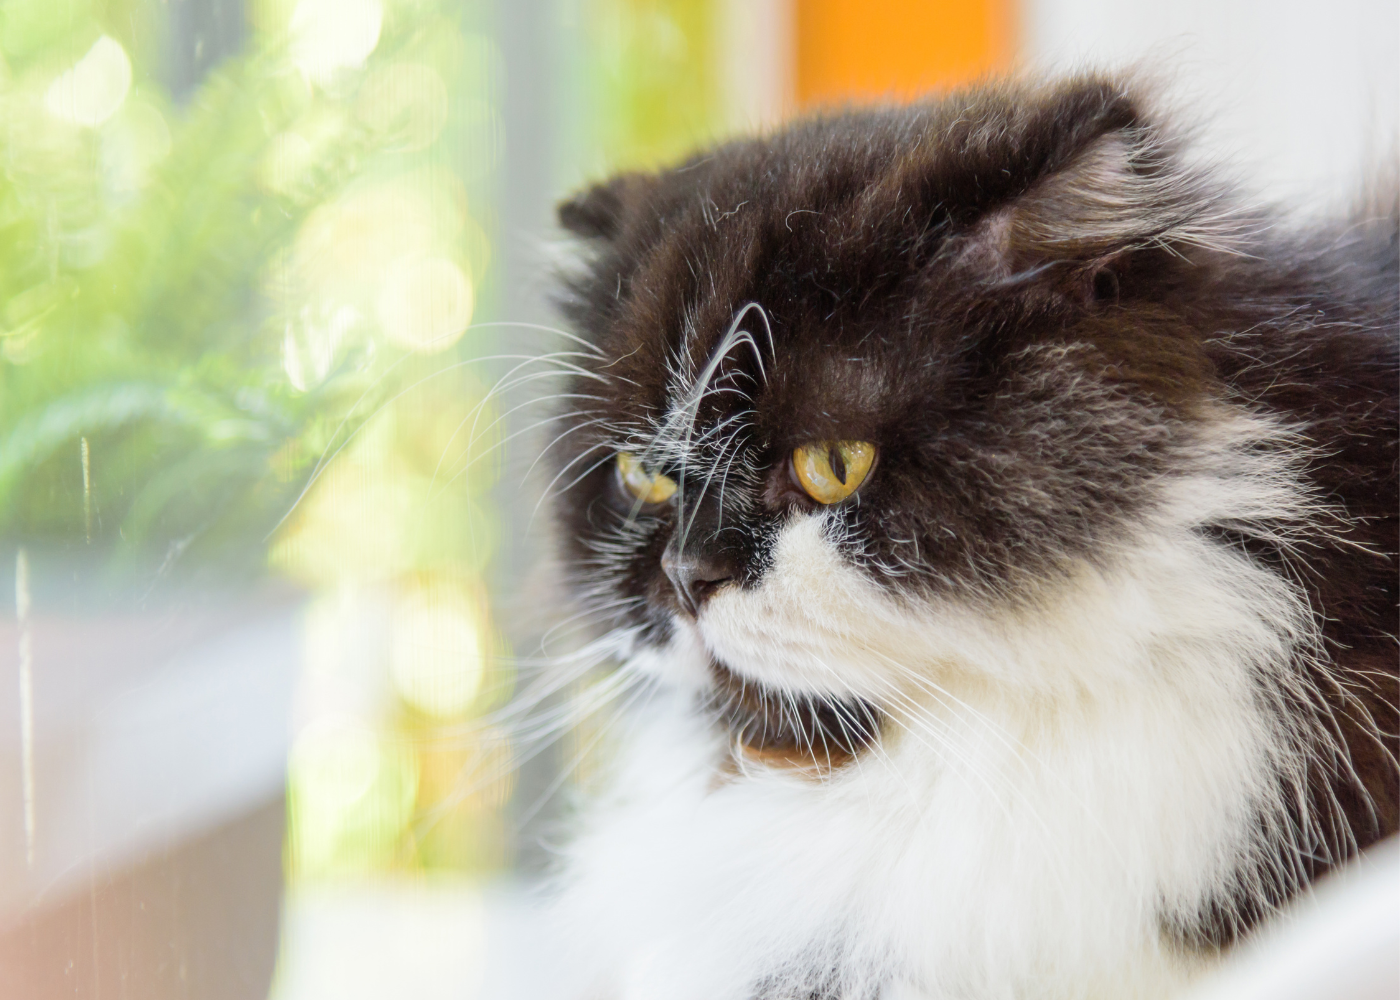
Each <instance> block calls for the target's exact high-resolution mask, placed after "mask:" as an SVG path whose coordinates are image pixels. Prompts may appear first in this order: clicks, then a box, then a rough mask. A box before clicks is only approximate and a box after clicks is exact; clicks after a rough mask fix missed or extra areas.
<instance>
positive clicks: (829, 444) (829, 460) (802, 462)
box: [792, 441, 875, 504]
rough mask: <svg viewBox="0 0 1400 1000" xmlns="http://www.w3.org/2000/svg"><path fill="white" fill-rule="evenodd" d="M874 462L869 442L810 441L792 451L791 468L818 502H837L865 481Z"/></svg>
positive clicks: (872, 449)
mask: <svg viewBox="0 0 1400 1000" xmlns="http://www.w3.org/2000/svg"><path fill="white" fill-rule="evenodd" d="M874 462H875V446H874V445H873V444H871V443H870V442H869V441H811V442H808V443H807V444H804V445H802V446H801V447H799V448H794V449H793V452H792V471H793V474H794V475H796V476H797V482H798V483H799V484H800V485H801V486H802V489H803V490H805V491H806V493H807V495H808V496H809V497H811V498H812V499H813V500H815V501H817V503H823V504H833V503H840V502H841V501H842V500H844V499H846V498H847V497H848V496H850V495H851V494H852V493H854V492H855V491H856V489H857V488H859V486H860V484H861V483H863V482H865V477H866V476H867V475H869V474H870V466H871V465H872V464H874Z"/></svg>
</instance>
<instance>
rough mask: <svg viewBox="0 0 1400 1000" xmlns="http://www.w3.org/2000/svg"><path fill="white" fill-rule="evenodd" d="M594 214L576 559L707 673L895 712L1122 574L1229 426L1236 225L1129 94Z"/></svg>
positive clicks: (821, 125)
mask: <svg viewBox="0 0 1400 1000" xmlns="http://www.w3.org/2000/svg"><path fill="white" fill-rule="evenodd" d="M560 219H561V222H562V223H563V225H564V226H565V227H566V228H567V229H568V230H570V231H572V232H573V233H574V234H576V235H577V236H578V237H581V238H582V242H583V244H584V250H585V254H586V267H585V268H584V269H583V271H582V272H581V274H580V275H579V276H576V277H575V278H574V279H573V280H572V282H571V286H570V295H569V297H568V298H567V301H566V303H565V307H566V311H567V313H568V314H569V317H570V319H571V320H572V322H573V323H574V326H575V329H576V330H577V332H578V333H579V334H580V335H582V337H584V338H585V339H586V340H587V342H588V343H589V344H590V345H591V349H590V351H588V352H586V353H585V356H583V357H582V359H581V360H580V364H581V366H582V368H581V371H580V374H579V375H578V377H577V378H576V380H575V384H574V386H573V388H572V390H571V393H572V399H571V403H572V404H573V405H572V407H571V410H570V412H569V414H567V415H566V417H565V418H564V422H563V424H562V425H560V426H559V427H557V428H556V429H557V430H558V431H561V432H562V433H560V434H559V436H558V438H557V439H556V444H555V446H554V448H553V450H552V454H553V456H554V457H555V461H556V466H555V471H556V473H557V475H556V477H555V481H554V484H553V489H554V490H555V491H556V492H557V497H558V499H557V505H558V511H559V514H560V518H561V523H562V526H563V534H564V536H565V543H566V559H567V560H568V563H569V569H570V572H571V575H572V579H573V581H574V582H575V584H576V585H577V588H578V591H579V593H580V596H581V597H582V599H583V600H584V601H585V602H587V604H588V605H589V607H590V608H591V609H592V613H593V615H594V617H595V619H596V621H597V622H598V623H599V624H600V625H601V626H602V627H604V628H606V629H610V630H615V631H616V632H617V634H619V635H625V636H626V637H627V640H628V642H627V645H628V648H629V649H630V650H631V655H632V656H633V657H635V658H636V660H637V661H638V662H640V663H645V664H648V665H649V667H650V669H653V670H654V671H656V672H657V673H658V674H659V675H662V676H666V677H669V678H671V679H673V680H676V681H677V682H687V681H689V682H693V683H695V684H697V685H707V684H709V685H713V684H716V683H719V684H721V685H723V683H724V679H725V678H728V679H730V680H733V679H734V678H738V679H739V681H740V685H741V686H743V685H746V684H749V683H754V684H755V685H757V686H763V687H766V688H768V689H772V690H777V691H782V692H789V693H793V694H814V695H821V696H828V697H832V698H856V699H864V700H866V701H869V702H872V703H878V702H879V701H880V699H881V698H882V696H883V694H884V693H886V692H887V691H888V689H889V686H890V684H891V683H892V678H894V677H895V676H897V671H898V670H903V669H906V668H907V666H908V664H909V662H911V660H916V659H917V658H918V657H919V656H923V655H926V653H927V647H928V643H927V642H926V641H925V639H924V638H923V637H922V636H923V635H924V633H925V632H926V631H927V630H928V629H930V628H934V627H936V623H937V622H938V621H939V620H940V618H942V619H944V620H946V619H947V616H948V615H949V614H955V613H964V614H970V613H974V612H975V613H979V614H993V613H998V612H995V611H993V610H991V609H996V608H1005V609H1010V608H1015V607H1017V606H1024V605H1025V604H1026V603H1027V602H1030V603H1034V602H1036V601H1038V600H1042V599H1045V598H1046V595H1047V594H1050V593H1052V592H1053V591H1054V590H1055V588H1056V587H1057V586H1059V582H1060V581H1062V580H1064V579H1066V578H1067V577H1070V576H1073V575H1074V573H1075V567H1077V566H1082V565H1084V564H1086V563H1093V562H1094V561H1095V560H1101V559H1107V558H1110V556H1109V553H1112V552H1114V551H1115V546H1118V545H1119V544H1120V542H1122V541H1123V540H1124V539H1125V538H1128V537H1129V536H1132V535H1133V534H1134V532H1135V531H1136V530H1137V527H1138V525H1139V524H1140V523H1141V519H1142V517H1143V515H1144V510H1145V509H1146V508H1148V507H1151V506H1152V505H1154V504H1159V503H1161V502H1162V500H1161V496H1160V491H1159V490H1157V488H1156V484H1157V483H1159V481H1160V480H1161V478H1162V476H1163V474H1164V471H1165V470H1167V469H1168V468H1169V467H1170V466H1171V465H1172V463H1173V462H1176V461H1179V456H1180V454H1181V452H1182V449H1183V448H1186V447H1188V445H1189V443H1190V442H1191V441H1193V440H1196V439H1197V438H1198V437H1199V427H1200V425H1201V424H1202V422H1206V421H1208V420H1209V419H1210V414H1211V413H1212V412H1213V410H1212V406H1213V403H1212V400H1213V397H1214V396H1215V395H1216V391H1215V389H1214V386H1213V376H1212V372H1211V370H1210V366H1209V364H1208V362H1207V360H1206V357H1205V354H1204V353H1203V350H1202V345H1201V338H1200V336H1199V335H1198V334H1197V333H1196V332H1195V331H1196V329H1198V324H1197V323H1195V322H1194V321H1193V320H1192V319H1191V317H1190V316H1189V315H1188V313H1189V311H1190V309H1191V308H1192V300H1193V297H1194V296H1196V295H1198V294H1199V292H1200V289H1201V288H1203V287H1205V285H1208V284H1209V282H1210V281H1211V280H1212V277H1211V275H1212V273H1213V271H1212V267H1211V264H1210V261H1212V260H1215V259H1218V258H1219V257H1220V255H1221V251H1222V250H1223V249H1227V248H1226V247H1225V246H1224V244H1225V242H1226V240H1227V239H1228V238H1229V237H1228V235H1227V234H1228V232H1229V230H1230V229H1231V228H1232V226H1231V223H1230V220H1229V219H1228V218H1227V217H1225V216H1224V215H1222V212H1221V209H1220V208H1219V202H1218V200H1217V198H1216V197H1215V196H1214V195H1212V194H1211V193H1210V191H1209V190H1208V189H1207V188H1206V187H1205V186H1204V185H1202V184H1201V183H1200V182H1199V181H1197V180H1193V179H1192V178H1191V176H1190V175H1189V174H1188V172H1187V171H1186V169H1185V168H1184V167H1182V166H1181V165H1180V164H1179V163H1178V160H1177V158H1176V156H1175V154H1174V153H1173V151H1172V149H1171V147H1170V144H1169V143H1168V142H1167V140H1166V139H1165V138H1164V136H1163V134H1162V133H1161V132H1160V131H1159V130H1158V129H1157V128H1156V127H1155V126H1154V125H1153V123H1152V122H1151V121H1149V120H1147V119H1146V118H1145V117H1144V115H1143V113H1142V111H1141V110H1140V107H1139V105H1138V104H1137V103H1136V102H1135V100H1134V98H1133V97H1132V96H1131V94H1129V93H1128V92H1127V91H1126V90H1125V89H1124V88H1122V87H1120V86H1118V85H1117V84H1115V83H1113V82H1111V81H1105V80H1100V79H1082V80H1077V81H1071V82H1068V83H1065V84H1062V85H1060V86H1057V87H1054V88H1049V89H1030V88H1022V87H1017V86H1003V87H990V88H980V89H974V90H970V91H967V92H963V93H958V94H954V95H952V96H950V97H947V98H946V99H944V100H941V101H939V102H937V103H932V104H925V105H915V106H912V107H907V108H900V109H895V110H883V111H855V112H850V113H846V114H839V115H834V116H826V117H819V118H815V119H812V120H809V121H806V122H802V123H799V124H797V125H794V126H792V127H790V128H788V129H786V130H784V131H780V132H778V133H776V134H774V135H772V136H769V137H766V138H759V139H752V140H746V141H740V142H734V143H731V144H728V145H725V146H721V147H719V148H717V149H714V150H712V151H709V152H707V153H704V154H702V155H699V156H696V157H695V158H694V159H692V160H690V161H689V162H687V163H685V164H683V165H682V166H679V167H677V168H675V169H672V170H668V171H664V172H661V173H659V174H654V175H652V174H647V175H644V174H624V175H622V176H619V177H617V178H615V179H614V180H612V181H610V182H608V183H605V184H602V185H600V186H597V187H595V188H593V189H591V190H589V191H587V192H585V193H584V194H582V195H581V196H579V197H578V198H576V199H575V200H573V201H570V202H568V203H567V204H565V205H564V206H563V207H562V208H561V210H560ZM1004 613H1006V614H1013V613H1014V611H1009V610H1008V611H1005V612H1004ZM716 677H719V678H721V680H720V681H716V680H715V678H716Z"/></svg>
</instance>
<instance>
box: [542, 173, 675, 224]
mask: <svg viewBox="0 0 1400 1000" xmlns="http://www.w3.org/2000/svg"><path fill="white" fill-rule="evenodd" d="M653 184H654V180H653V178H651V177H648V176H647V175H645V174H639V173H626V174H618V175H617V176H615V177H613V178H611V179H610V180H607V181H604V182H603V183H601V184H595V185H593V186H592V187H590V188H588V189H587V190H585V191H583V192H581V193H579V194H577V195H575V196H574V197H573V198H570V199H569V200H568V201H565V202H563V203H561V204H560V206H559V209H558V213H559V225H561V226H563V227H564V228H565V229H566V230H568V231H569V232H571V233H573V234H574V235H575V236H582V237H583V238H584V239H590V240H610V239H612V238H613V237H615V236H616V235H617V233H618V231H619V230H620V229H621V228H622V223H623V220H624V219H625V218H626V217H627V214H628V211H629V206H632V205H635V204H636V203H637V202H638V201H640V200H641V199H642V197H643V196H644V195H645V193H646V191H648V190H649V189H650V188H651V187H652V186H653Z"/></svg>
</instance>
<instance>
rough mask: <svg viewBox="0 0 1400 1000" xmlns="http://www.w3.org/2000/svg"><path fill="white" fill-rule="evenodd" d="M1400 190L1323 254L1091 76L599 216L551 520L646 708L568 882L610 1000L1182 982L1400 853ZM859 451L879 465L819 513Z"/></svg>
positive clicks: (602, 209) (852, 137)
mask: <svg viewBox="0 0 1400 1000" xmlns="http://www.w3.org/2000/svg"><path fill="white" fill-rule="evenodd" d="M1388 197H1389V199H1390V200H1389V202H1388V203H1387V204H1386V205H1383V206H1381V207H1380V208H1379V209H1377V208H1376V207H1374V206H1372V207H1371V208H1370V209H1368V210H1366V211H1364V212H1361V213H1359V214H1358V215H1357V216H1356V217H1355V218H1353V219H1349V220H1346V221H1344V222H1342V223H1339V224H1338V225H1336V226H1335V227H1326V226H1324V227H1318V228H1315V229H1313V230H1311V231H1303V230H1287V229H1285V228H1284V227H1283V226H1281V225H1280V223H1279V221H1278V220H1276V219H1273V218H1270V217H1268V216H1266V215H1263V214H1261V213H1257V212H1251V211H1246V210H1245V209H1243V208H1241V207H1239V206H1238V205H1237V204H1236V203H1235V202H1234V201H1233V200H1232V198H1231V195H1230V193H1229V192H1228V191H1227V190H1225V189H1224V188H1223V187H1222V186H1221V185H1219V184H1217V183H1216V182H1215V181H1214V180H1213V179H1212V178H1211V177H1209V176H1206V175H1202V174H1199V173H1193V172H1192V171H1191V170H1190V169H1188V168H1187V167H1186V166H1184V165H1183V161H1182V160H1181V158H1180V156H1179V154H1178V152H1177V150H1176V147H1175V143H1174V141H1173V139H1172V137H1171V134H1170V133H1169V132H1168V131H1167V130H1166V129H1165V128H1164V127H1163V125H1162V124H1161V123H1160V122H1159V121H1157V120H1156V119H1155V118H1154V117H1153V116H1152V115H1151V114H1149V113H1148V112H1147V111H1146V110H1145V106H1144V104H1143V101H1142V99H1141V98H1140V96H1138V95H1136V94H1134V93H1133V92H1132V91H1131V88H1129V87H1127V86H1125V85H1123V84H1121V83H1119V82H1116V81H1113V80H1106V79H1097V78H1087V79H1077V80H1071V81H1066V82H1064V83H1060V84H1056V85H1053V86H1049V87H1045V88H1030V87H1024V86H1010V85H1008V86H1001V87H984V88H979V89H975V90H970V91H967V92H963V93H958V94H953V95H951V96H949V97H947V98H944V99H943V100H941V101H939V102H936V103H932V104H927V105H920V106H914V107H910V108H902V109H896V110H887V111H871V112H858V113H857V112H853V113H849V114H843V115H836V116H829V117H821V118H816V119H812V120H810V121H807V122H804V123H800V124H798V125H795V126H793V127H792V128H790V129H788V130H786V131H783V132H780V133H778V134H776V135H773V136H770V137H767V138H763V139H754V140H748V141H743V142H738V143H733V144H730V145H728V146H724V147H720V148H719V149H716V150H713V151H711V152H709V153H707V154H704V155H702V156H699V157H697V158H695V159H693V160H692V161H690V162H688V163H686V164H683V165H681V166H679V167H677V168H676V169H674V170H671V171H666V172H663V173H660V174H656V175H626V176H623V177H619V178H617V179H615V180H613V181H612V182H610V183H608V184H605V185H601V186H599V187H597V188H594V189H593V190H591V191H589V192H586V193H585V194H583V195H582V196H580V197H579V198H578V199H576V200H574V201H572V202H570V203H568V204H566V205H565V206H564V207H563V208H562V209H561V213H560V214H561V220H562V221H563V223H564V225H565V226H566V227H568V228H569V229H571V230H572V231H573V232H574V233H576V234H577V235H579V236H580V237H582V238H583V239H584V240H585V241H586V243H587V244H588V266H587V267H586V268H585V270H584V271H583V272H582V274H581V275H580V276H578V277H577V278H576V279H575V280H574V281H573V283H572V285H571V293H570V296H569V298H568V299H567V300H566V303H565V305H566V309H567V311H568V312H569V314H570V315H571V317H572V319H573V321H574V323H575V325H576V327H577V328H578V331H579V333H580V334H581V335H583V337H584V338H585V340H586V342H587V344H588V345H589V346H588V349H587V350H586V351H585V352H583V353H582V354H581V355H580V367H579V373H578V377H577V385H576V387H575V389H574V390H573V392H572V393H571V398H573V399H574V400H575V402H576V403H577V404H578V405H577V407H576V408H575V409H571V410H569V411H568V412H567V413H564V414H562V415H561V419H562V420H563V421H564V422H565V425H566V426H565V427H564V428H563V433H561V434H560V435H559V437H558V438H557V439H556V442H555V445H556V446H555V447H554V449H553V450H552V453H553V454H554V455H555V456H556V461H557V469H556V471H557V475H556V477H555V483H556V484H557V486H558V487H559V493H558V501H557V503H558V506H557V509H558V512H559V516H560V519H561V523H562V525H563V527H564V529H565V557H566V561H567V563H568V565H569V567H570V570H571V577H572V579H573V580H574V581H575V582H576V584H577V588H576V592H577V594H578V596H579V599H580V600H581V601H582V602H584V604H585V607H586V608H588V609H590V610H591V613H592V614H593V617H594V619H595V621H596V623H597V625H598V627H599V628H600V630H601V631H602V633H603V634H604V640H603V642H604V645H605V646H606V647H607V648H609V649H613V650H615V651H617V653H618V656H619V659H620V661H621V666H620V670H621V675H620V676H621V677H622V679H623V680H622V682H621V683H620V684H618V685H617V686H616V689H617V690H622V689H624V688H626V687H627V686H628V685H629V684H632V683H633V682H635V685H640V686H641V687H642V688H643V689H644V690H645V691H646V692H647V698H646V701H645V702H644V703H643V704H642V706H641V707H640V708H638V709H636V710H635V711H633V712H632V713H630V714H629V715H627V717H626V720H625V721H626V726H627V735H626V736H625V738H624V739H623V740H622V749H621V751H620V758H619V762H618V767H617V774H616V776H615V778H614V780H613V782H612V784H611V791H610V792H608V793H607V794H606V796H604V798H603V800H602V801H600V802H598V803H596V804H595V805H594V806H593V807H591V809H590V811H589V813H588V814H587V818H586V820H585V824H584V830H583V832H582V833H581V834H580V836H579V837H578V838H577V840H576V842H575V844H574V847H573V849H572V851H571V861H570V865H569V868H568V870H567V873H566V883H567V886H568V888H567V891H566V893H565V896H564V899H563V901H562V902H561V914H562V915H563V919H564V920H565V921H566V925H567V934H568V936H569V938H570V939H571V940H572V941H573V942H574V943H576V944H577V945H578V946H579V953H580V955H581V956H582V959H581V961H582V962H583V964H584V967H585V968H586V970H587V971H586V973H585V980H586V984H585V986H586V990H589V991H593V994H595V995H597V996H600V997H618V998H626V1000H640V998H662V997H664V998H690V997H694V998H697V1000H699V998H705V1000H724V998H733V1000H750V998H756V1000H780V998H793V1000H797V998H801V1000H814V998H820V1000H835V998H842V1000H856V998H867V997H869V998H874V997H881V998H895V997H926V998H935V997H936V998H943V997H947V998H952V997H958V998H964V997H966V998H1002V997H1007V998H1010V997H1037V998H1041V997H1044V998H1058V997H1065V998H1070V997H1113V998H1126V997H1159V996H1165V995H1169V994H1170V993H1171V992H1173V991H1174V990H1175V989H1176V988H1177V987H1179V986H1180V985H1181V984H1183V983H1185V982H1187V981H1189V980H1190V979H1191V978H1192V976H1193V975H1194V974H1195V973H1196V972H1197V971H1198V970H1199V969H1201V968H1202V967H1204V966H1207V965H1209V964H1210V963H1211V962H1212V961H1213V960H1214V958H1215V956H1216V955H1218V954H1219V952H1220V950H1221V949H1222V948H1225V947H1228V946H1229V945H1230V944H1231V943H1232V942H1233V941H1234V940H1235V939H1236V938H1237V937H1238V935H1239V934H1241V933H1244V932H1247V931H1248V930H1249V929H1251V928H1252V927H1253V926H1254V925H1255V924H1256V923H1257V922H1258V921H1259V920H1260V919H1262V918H1264V917H1266V916H1267V915H1268V914H1269V913H1271V912H1273V911H1274V910H1275V909H1276V908H1277V907H1278V906H1280V905H1281V904H1282V903H1283V902H1285V901H1286V900H1287V899H1288V898H1289V897H1290V896H1291V895H1293V894H1294V893H1296V892H1298V891H1300V890H1301V889H1303V888H1305V887H1306V886H1307V885H1308V884H1309V883H1310V882H1311V881H1312V880H1313V879H1314V878H1316V877H1317V875H1319V874H1320V873H1321V872H1323V871H1325V870H1327V868H1329V867H1330V866H1332V865H1335V864H1338V863H1341V862H1342V861H1343V860H1345V859H1346V858H1347V857H1349V856H1350V855H1352V854H1353V853H1354V852H1355V851H1357V850H1358V849H1361V848H1364V847H1365V846H1366V845H1368V844H1370V843H1372V842H1374V841H1376V840H1377V839H1379V838H1381V837H1383V836H1387V835H1389V834H1391V833H1393V832H1394V831H1395V830H1396V827H1397V822H1398V821H1400V817H1398V816H1397V788H1396V781H1397V772H1396V763H1395V752H1396V742H1395V741H1396V736H1395V733H1396V667H1395V663H1396V650H1395V646H1394V636H1395V633H1396V631H1397V627H1396V618H1395V616H1396V612H1395V606H1396V589H1397V588H1396V581H1395V576H1396V569H1395V563H1394V561H1393V560H1394V554H1395V550H1396V507H1397V502H1396V489H1395V461H1396V394H1397V365H1396V350H1397V343H1396V331H1397V311H1398V310H1400V304H1398V303H1397V281H1400V258H1398V257H1397V229H1400V221H1397V213H1396V209H1395V201H1394V192H1393V191H1392V192H1390V194H1389V196H1388ZM830 439H844V440H863V441H870V442H873V443H874V444H875V445H876V446H877V448H878V458H877V462H876V465H875V467H874V469H873V471H872V472H871V474H870V476H869V477H868V478H867V480H866V481H865V482H864V483H863V484H862V485H861V487H860V489H859V490H858V491H857V492H856V493H855V494H854V495H853V496H852V497H851V498H849V499H848V500H846V501H843V502H841V503H839V504H835V505H832V506H830V507H822V506H820V505H817V504H815V503H814V502H813V501H811V500H810V499H809V498H807V497H806V496H805V494H803V492H802V491H801V490H800V489H799V488H798V486H797V484H796V481H795V480H794V479H793V478H792V476H791V474H790V470H789V465H788V459H787V456H788V455H790V454H791V451H792V449H793V448H794V447H796V446H798V445H801V444H804V443H805V442H808V441H814V440H830ZM622 450H626V451H630V452H632V453H634V454H636V455H638V456H640V457H641V459H642V461H643V462H644V464H645V465H646V466H647V467H649V468H652V469H656V470H658V471H664V472H665V473H666V474H668V475H670V476H671V477H672V478H674V479H675V480H676V481H677V483H678V484H679V489H678V490H677V493H676V496H675V497H674V498H673V499H672V500H671V501H670V502H668V503H665V504H659V505H652V506H647V505H643V504H641V503H640V502H638V501H635V500H633V499H632V498H631V496H630V495H629V494H627V493H626V491H625V490H624V489H622V488H621V486H620V484H619V480H618V477H617V474H616V471H615V468H614V456H615V455H616V453H617V452H618V451H622ZM677 558H686V559H690V560H693V561H697V562H698V563H699V564H703V566H704V567H705V572H706V573H707V579H708V580H710V581H711V582H712V583H713V586H712V587H709V588H708V590H709V591H711V596H709V597H708V599H706V600H704V601H703V602H702V603H701V604H700V605H699V608H698V612H697V613H695V614H691V613H690V612H689V611H688V610H687V608H686V606H685V605H684V604H683V603H681V602H680V601H678V600H677V597H676V594H675V592H674V590H673V589H672V584H671V582H670V580H669V578H668V576H667V574H666V572H665V570H664V568H663V563H664V562H667V561H668V560H669V561H674V560H675V559H677ZM635 685H634V686H635Z"/></svg>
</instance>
